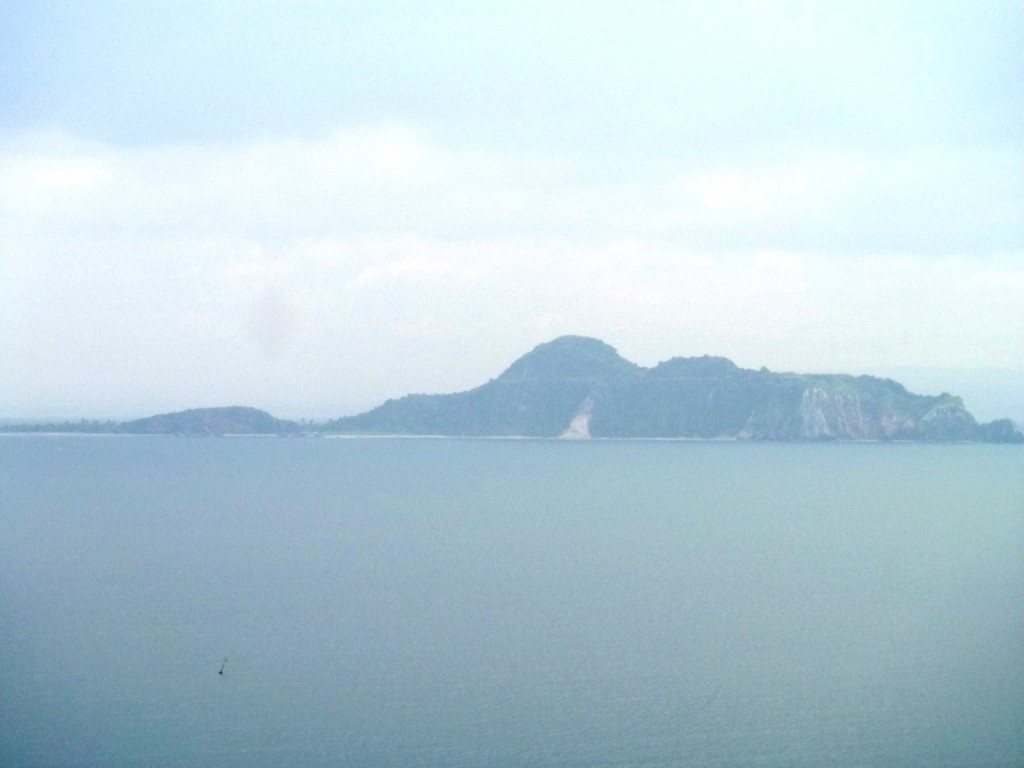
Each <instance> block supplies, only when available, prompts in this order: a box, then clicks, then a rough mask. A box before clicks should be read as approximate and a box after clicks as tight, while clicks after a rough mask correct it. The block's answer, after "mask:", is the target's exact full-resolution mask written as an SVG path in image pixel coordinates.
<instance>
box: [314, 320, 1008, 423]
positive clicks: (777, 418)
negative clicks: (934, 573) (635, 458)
mask: <svg viewBox="0 0 1024 768" xmlns="http://www.w3.org/2000/svg"><path fill="white" fill-rule="evenodd" d="M323 430H324V431H325V432H341V433H373V434H410V435H426V434H433V435H465V436H524V437H559V436H561V437H567V438H587V437H647V438H701V439H741V440H926V441H954V440H958V441H984V442H1021V441H1024V436H1022V435H1021V433H1020V432H1019V431H1017V430H1016V429H1015V428H1014V426H1013V425H1012V423H1010V422H1009V421H1008V420H1005V419H1001V420H999V421H995V422H992V423H990V424H984V425H980V424H978V423H977V421H975V419H974V417H973V416H971V414H970V413H969V412H968V411H967V410H966V408H964V405H963V402H962V401H961V399H960V398H958V397H955V396H953V395H949V394H941V395H937V396H926V395H915V394H912V393H910V392H908V391H907V390H906V389H905V388H904V387H903V386H902V385H900V384H898V383H897V382H895V381H891V380H888V379H879V378H875V377H871V376H848V375H841V374H820V375H815V374H793V373H774V372H772V371H768V370H767V369H764V368H762V369H761V370H757V371H755V370H748V369H743V368H739V367H737V366H736V365H735V364H734V363H732V362H731V361H730V360H727V359H725V358H723V357H709V356H703V357H691V358H683V357H677V358H673V359H671V360H668V361H666V362H663V363H660V364H659V365H657V366H655V367H654V368H642V367H640V366H637V365H635V364H634V363H631V362H629V361H627V360H625V359H624V358H622V357H621V356H620V355H619V354H618V352H616V350H615V349H614V348H612V347H611V346H609V345H607V344H605V343H604V342H601V341H598V340H597V339H590V338H584V337H579V336H563V337H561V338H558V339H555V340H554V341H551V342H548V343H546V344H541V345H540V346H538V347H537V348H535V349H534V350H533V351H531V352H529V353H528V354H526V355H524V356H523V357H521V358H520V359H518V360H516V361H515V362H514V363H512V365H511V366H509V367H508V369H507V370H505V371H504V372H503V373H502V374H501V375H500V376H498V377H497V378H496V379H492V380H491V381H488V382H487V383H486V384H483V385H481V386H479V387H476V388H475V389H471V390H469V391H466V392H458V393H454V394H447V395H424V394H417V395H408V396H406V397H403V398H400V399H397V400H389V401H387V402H386V403H384V404H383V405H380V406H378V407H377V408H374V409H373V410H371V411H368V412H366V413H363V414H360V415H357V416H351V417H347V418H341V419H337V420H335V421H332V422H330V423H328V424H326V425H324V427H323Z"/></svg>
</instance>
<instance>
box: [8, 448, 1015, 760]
mask: <svg viewBox="0 0 1024 768" xmlns="http://www.w3.org/2000/svg"><path fill="white" fill-rule="evenodd" d="M225 658H227V663H226V665H225V666H224V673H223V675H219V674H218V670H219V669H220V667H221V664H222V661H223V660H224V659H225ZM0 765H2V766H5V767H6V768H17V767H20V766H24V767H29V766H31V767H32V768H37V767H49V766H80V767H84V766H190V767H191V766H211V767H212V766H217V767H218V768H219V767H223V766H229V767H230V766H246V767H248V768H253V767H255V768H262V767H264V766H266V767H267V768H270V767H271V766H273V767H275V768H276V767H277V766H325V767H326V766H394V767H400V768H401V767H405V766H410V767H412V766H424V767H426V766H437V767H440V766H467V767H468V766H473V767H476V766H562V767H563V768H574V767H576V766H660V767H667V766H753V765H756V766H808V767H810V766H879V767H880V768H881V767H883V766H884V767H885V768H895V767H898V766H915V767H916V766H986V767H987V766H1018V767H1019V766H1021V765H1024V451H1022V450H1021V449H1020V448H1018V447H1004V446H972V445H955V446H950V445H786V444H769V445H748V444H721V443H680V442H590V443H564V442H545V441H514V440H508V441H505V440H411V439H410V440H398V439H396V440H371V439H366V440H362V439H351V440H350V439H323V440H314V439H306V440H282V439H242V438H239V439H220V440H217V439H212V440H210V439H207V440H203V439H195V440H193V439H182V438H179V439H176V438H142V437H139V438H95V437H93V438H85V437H43V436H36V437H15V436H9V437H4V438H0Z"/></svg>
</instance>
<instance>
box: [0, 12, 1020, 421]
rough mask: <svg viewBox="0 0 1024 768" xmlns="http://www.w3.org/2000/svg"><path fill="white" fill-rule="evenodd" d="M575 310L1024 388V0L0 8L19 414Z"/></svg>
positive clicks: (304, 395) (252, 397)
mask: <svg viewBox="0 0 1024 768" xmlns="http://www.w3.org/2000/svg"><path fill="white" fill-rule="evenodd" d="M567 333H573V334H581V335H588V336H595V337H598V338H601V339H603V340H605V341H607V342H608V343H610V344H612V345H613V346H615V347H616V348H617V349H618V350H619V352H620V353H621V354H622V355H623V356H624V357H626V358H627V359H629V360H632V361H634V362H637V363H640V364H641V365H653V364H655V363H657V362H659V361H661V360H664V359H667V358H669V357H673V356H689V355H701V354H717V355H725V356H727V357H730V358H731V359H733V360H734V361H735V362H736V363H737V364H739V365H742V366H745V367H760V366H762V365H764V366H767V367H769V368H771V369H773V370H792V371H798V372H817V371H846V372H851V373H872V374H878V375H902V376H903V377H904V380H907V379H908V378H909V381H907V383H908V384H909V385H911V388H912V389H913V388H917V389H918V390H920V389H921V388H922V387H924V388H926V389H927V388H931V389H934V391H933V392H928V393H929V394H935V393H937V392H938V391H941V390H943V389H948V390H951V391H954V392H955V391H956V386H957V385H958V384H962V386H964V387H968V388H970V386H973V385H971V384H970V382H971V381H973V382H975V383H977V382H978V381H979V379H978V378H977V375H978V373H979V372H982V373H983V374H985V375H988V376H989V379H988V383H987V384H986V385H985V386H989V388H990V390H991V391H990V393H989V394H990V395H992V397H993V398H995V399H989V400H987V401H985V402H980V400H981V399H982V398H981V396H977V395H976V396H975V402H972V400H971V397H968V402H967V405H968V407H972V408H973V409H974V410H975V412H976V413H978V415H980V416H983V417H985V418H993V417H995V416H998V415H1013V416H1024V396H1022V389H1024V374H1020V373H1019V372H1020V371H1021V369H1024V5H1022V4H1021V3H1020V2H1019V0H1007V1H1006V2H985V1H984V0H964V1H963V2H938V1H936V0H925V1H923V2H898V1H897V2H892V1H887V2H869V1H865V2H860V1H858V2H828V3H826V2H820V3H803V2H782V1H781V0H780V1H779V2H734V3H732V2H707V3H703V2H700V3H698V2H693V3H687V2H622V3H599V2H565V3H558V2H552V0H547V1H546V2H538V3H530V2H521V1H517V2H514V3H513V2H503V3H493V4H491V3H483V2H466V3H435V2H429V3H427V2H424V3H411V2H410V3H383V2H339V3H328V2H309V3H297V2H296V3H288V2H276V3H269V2H268V3H262V4H261V3H245V2H231V3H213V2H202V3H188V2H173V3H172V2H168V3H157V2H124V3H108V2H102V1H97V2H88V3H59V2H53V3H41V2H31V1H21V2H14V3H2V4H0V416H9V417H30V416H36V415H67V416H86V417H107V416H113V417H123V416H132V415H145V414H149V413H155V412H160V411H168V410H178V409H183V408H188V407H198V406H214V405H230V404H243V405H252V406H256V407H260V408H264V409H267V410H269V411H271V412H272V413H275V414H276V415H281V416H293V417H302V416H310V417H318V416H339V415H344V414H347V413H352V412H355V411H359V410H364V409H366V408H368V407H371V406H373V405H376V404H377V403H379V402H380V401H382V400H384V399H386V398H388V397H397V396H400V395H403V394H406V393H408V392H450V391H456V390H462V389H467V388H469V387H472V386H475V385H477V384H480V383H483V382H484V381H486V380H487V379H489V378H492V377H494V376H496V375H498V374H499V373H500V372H501V371H502V370H503V369H504V368H505V367H506V366H507V365H508V364H510V363H511V362H512V361H513V360H514V359H515V358H517V357H518V356H520V355H522V354H524V353H525V352H527V351H528V350H529V349H531V348H532V347H533V346H535V345H536V344H539V343H541V342H544V341H548V340H550V339H552V338H554V337H556V336H559V335H562V334H567ZM986 372H987V373H986ZM972 376H973V377H974V378H973V379H972V378H971V377H972ZM929 377H930V378H929ZM944 377H945V378H944ZM997 390H998V391H997ZM977 391H979V392H980V391H981V390H980V389H979V390H977ZM961 394H963V392H961ZM1013 398H1018V400H1016V401H1013ZM1011 401H1013V402H1014V403H1021V404H1022V405H1021V406H1020V410H1019V411H1015V412H1013V413H990V412H989V411H991V410H992V409H993V408H995V407H997V404H998V405H999V406H1002V405H1004V404H1007V403H1011ZM1014 407H1016V406H1014ZM979 411H980V413H979Z"/></svg>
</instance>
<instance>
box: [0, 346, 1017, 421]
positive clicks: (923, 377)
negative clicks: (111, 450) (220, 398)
mask: <svg viewBox="0 0 1024 768" xmlns="http://www.w3.org/2000/svg"><path fill="white" fill-rule="evenodd" d="M556 338H562V337H556ZM587 338H592V337H587ZM554 340H555V339H549V340H548V341H547V342H541V344H546V343H549V342H550V341H554ZM597 341H601V340H600V339H597ZM602 343H603V342H602ZM535 349H536V347H534V348H533V349H531V350H527V351H526V352H524V353H523V354H522V355H520V356H518V357H516V358H515V360H510V361H509V362H508V364H507V365H506V366H505V367H504V368H502V370H501V371H498V372H496V373H493V374H491V375H488V376H486V378H481V379H480V380H479V381H477V383H475V384H473V385H471V386H469V387H467V388H466V389H463V390H453V391H452V392H426V391H424V390H415V391H410V392H404V393H401V394H397V395H394V396H393V397H388V398H385V399H383V400H380V401H377V402H374V403H370V404H367V405H365V406H362V407H356V408H355V409H350V410H349V411H348V412H344V413H315V412H314V411H315V409H306V410H298V409H289V408H288V407H284V408H274V407H266V406H264V405H260V404H256V403H251V402H233V403H216V404H213V403H201V404H182V405H180V406H171V407H167V408H159V409H153V408H151V409H149V410H145V411H136V412H122V413H115V412H110V413H80V412H69V413H51V414H41V413H36V414H24V415H20V416H19V415H11V414H7V413H0V424H8V425H9V424H16V423H19V422H23V423H30V424H39V423H47V422H49V421H53V422H58V421H79V420H83V419H84V420H87V421H108V420H109V421H129V420H133V419H137V418H146V417H148V416H153V415H158V414H165V413H177V412H181V411H186V410H195V409H207V408H227V407H236V406H237V407H250V408H256V409H258V410H261V411H265V412H267V413H269V414H271V415H272V416H275V417H277V418H281V419H286V420H290V421H311V422H314V423H315V422H319V421H328V420H333V419H336V418H341V417H346V416H353V415H357V414H360V413H365V412H366V411H369V410H372V409H373V408H376V407H377V406H379V405H381V404H382V403H383V402H385V400H389V399H397V398H401V397H404V396H405V395H410V394H437V395H446V394H452V393H453V392H464V391H467V390H468V389H473V388H475V387H477V386H481V385H482V384H484V383H486V382H487V381H489V380H491V379H494V378H497V377H498V376H500V375H501V373H502V372H503V371H504V370H505V369H507V368H508V367H509V366H511V365H512V364H513V363H515V362H516V361H518V360H519V359H520V358H521V357H523V356H525V355H527V354H529V353H530V352H532V351H533V350H535ZM616 352H617V353H618V354H619V355H620V357H622V358H623V359H625V360H626V361H627V362H635V361H633V360H631V359H630V358H629V356H628V355H623V354H622V352H621V351H619V350H618V349H616ZM701 356H702V355H693V356H689V355H670V356H668V357H666V358H663V359H662V360H658V361H657V362H655V363H653V364H652V365H642V364H639V363H637V365H638V366H639V367H640V368H644V369H647V370H649V369H650V368H653V367H654V366H656V365H658V364H660V363H662V362H666V361H667V360H670V359H672V358H675V357H701ZM709 356H712V357H722V356H721V355H709ZM726 359H728V358H726ZM732 362H734V363H735V361H732ZM738 367H740V368H745V369H747V370H757V369H760V368H761V367H762V366H743V365H738ZM768 370H771V371H772V372H773V373H792V374H797V375H849V376H869V377H873V378H877V379H891V380H893V381H896V382H897V383H899V384H901V385H902V386H904V387H905V388H906V389H907V391H908V392H910V393H912V394H915V395H928V396H935V395H940V394H950V395H953V396H955V397H960V398H961V399H962V400H963V401H964V405H965V407H966V408H967V410H968V411H969V412H970V413H971V414H972V415H973V416H974V417H975V418H976V419H977V420H978V422H979V423H983V422H989V421H993V420H996V419H1002V418H1008V419H1010V420H1011V421H1013V422H1015V423H1017V424H1018V425H1020V424H1024V398H1022V397H1021V396H1020V395H1021V391H1022V389H1024V370H1013V369H1003V370H999V369H994V370H976V371H950V370H939V369H922V368H919V369H912V368H904V369H896V370H895V371H892V372H890V374H886V375H882V374H875V373H866V372H850V371H823V370H816V371H780V370H774V369H770V368H769V369H768ZM950 381H953V382H958V383H959V384H961V385H963V386H961V387H959V388H957V387H949V386H946V385H945V383H946V382H950ZM964 390H966V391H964ZM972 403H973V405H972Z"/></svg>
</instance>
